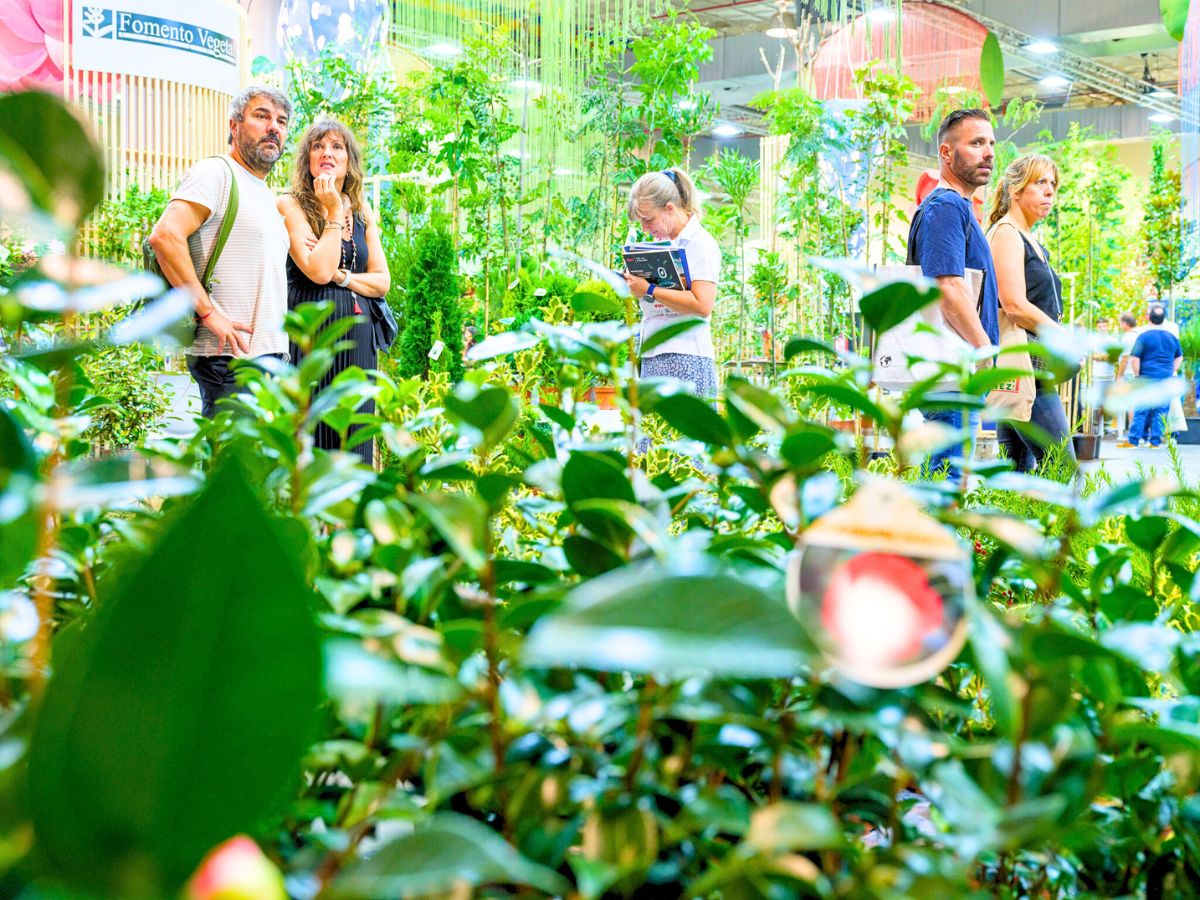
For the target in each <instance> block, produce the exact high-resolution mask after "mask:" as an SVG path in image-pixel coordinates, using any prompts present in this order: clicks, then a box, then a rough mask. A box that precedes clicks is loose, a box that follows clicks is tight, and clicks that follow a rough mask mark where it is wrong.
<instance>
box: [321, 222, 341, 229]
mask: <svg viewBox="0 0 1200 900" xmlns="http://www.w3.org/2000/svg"><path fill="white" fill-rule="evenodd" d="M325 227H326V228H336V229H337V230H338V231H341V230H342V228H343V226H342V223H341V222H329V221H327V222H326V223H325Z"/></svg>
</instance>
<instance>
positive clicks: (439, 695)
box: [325, 640, 462, 705]
mask: <svg viewBox="0 0 1200 900" xmlns="http://www.w3.org/2000/svg"><path fill="white" fill-rule="evenodd" d="M325 689H326V691H327V692H328V694H329V696H331V697H335V698H337V699H338V700H340V701H343V702H351V703H356V704H374V703H394V704H396V705H407V704H415V703H450V702H452V701H454V700H457V699H458V698H459V697H460V696H461V695H462V688H460V687H459V686H458V684H457V682H455V681H454V680H453V679H452V678H448V677H446V676H445V675H438V674H436V673H434V672H430V671H428V670H426V669H422V668H419V667H417V666H412V665H402V664H400V663H398V662H396V661H394V660H390V659H384V658H383V657H381V656H376V655H375V654H373V653H370V652H368V651H367V650H366V648H364V647H363V645H362V644H360V643H358V642H356V641H349V640H333V641H329V642H328V643H327V644H326V645H325Z"/></svg>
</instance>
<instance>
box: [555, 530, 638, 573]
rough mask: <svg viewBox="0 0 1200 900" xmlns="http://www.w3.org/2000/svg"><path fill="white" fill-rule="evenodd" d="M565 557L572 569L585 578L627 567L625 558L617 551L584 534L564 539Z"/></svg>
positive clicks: (570, 535) (571, 535) (568, 536)
mask: <svg viewBox="0 0 1200 900" xmlns="http://www.w3.org/2000/svg"><path fill="white" fill-rule="evenodd" d="M563 555H564V556H565V557H566V558H567V562H568V563H570V565H571V568H572V569H574V570H575V571H576V572H578V573H579V574H580V575H583V576H584V577H585V578H592V577H594V576H596V575H603V574H604V573H605V572H609V571H611V570H613V569H618V568H620V567H621V566H623V565H625V558H624V557H623V556H621V555H620V554H619V553H617V551H615V550H613V549H612V548H611V547H609V546H608V545H607V544H602V543H600V542H599V541H597V540H593V539H592V538H590V537H587V536H586V535H582V534H569V535H567V536H566V537H565V538H563Z"/></svg>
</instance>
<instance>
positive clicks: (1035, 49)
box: [1025, 41, 1058, 56]
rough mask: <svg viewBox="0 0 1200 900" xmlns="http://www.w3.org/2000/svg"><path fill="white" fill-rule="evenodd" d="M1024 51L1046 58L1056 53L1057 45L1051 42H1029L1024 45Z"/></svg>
mask: <svg viewBox="0 0 1200 900" xmlns="http://www.w3.org/2000/svg"><path fill="white" fill-rule="evenodd" d="M1025 49H1026V50H1028V51H1029V52H1030V53H1036V54H1037V55H1038V56H1047V55H1049V54H1051V53H1057V52H1058V44H1056V43H1054V42H1053V41H1030V42H1029V43H1028V44H1026V45H1025Z"/></svg>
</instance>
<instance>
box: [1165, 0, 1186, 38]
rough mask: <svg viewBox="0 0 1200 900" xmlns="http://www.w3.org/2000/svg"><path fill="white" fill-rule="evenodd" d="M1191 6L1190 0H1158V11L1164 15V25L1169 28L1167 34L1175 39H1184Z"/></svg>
mask: <svg viewBox="0 0 1200 900" xmlns="http://www.w3.org/2000/svg"><path fill="white" fill-rule="evenodd" d="M1190 6H1191V4H1190V3H1189V2H1188V0H1158V11H1159V15H1161V16H1162V23H1163V27H1164V28H1166V29H1167V34H1169V35H1170V36H1171V37H1172V38H1173V39H1174V40H1177V41H1182V40H1183V33H1184V30H1185V29H1186V27H1187V20H1188V8H1189V7H1190Z"/></svg>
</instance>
